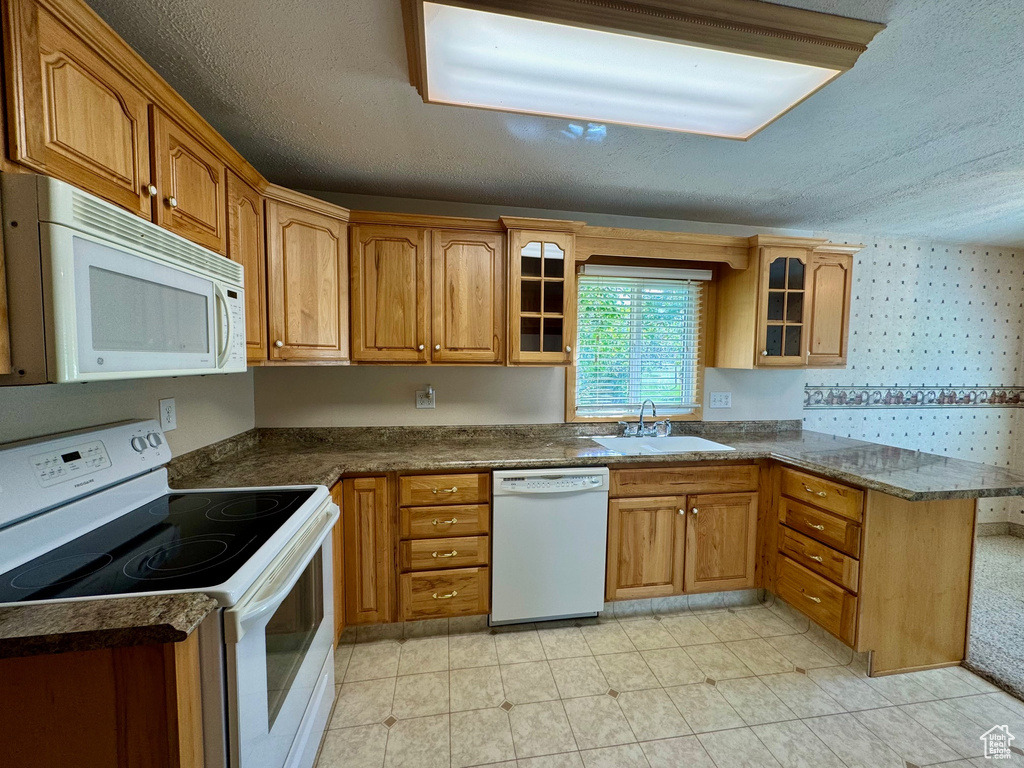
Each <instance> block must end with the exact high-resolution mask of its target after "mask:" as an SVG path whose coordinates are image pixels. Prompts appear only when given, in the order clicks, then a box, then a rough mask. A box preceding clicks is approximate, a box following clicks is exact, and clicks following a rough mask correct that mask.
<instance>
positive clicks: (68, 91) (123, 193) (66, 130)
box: [4, 0, 223, 219]
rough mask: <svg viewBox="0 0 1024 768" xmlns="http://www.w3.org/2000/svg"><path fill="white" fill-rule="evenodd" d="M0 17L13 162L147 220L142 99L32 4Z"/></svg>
mask: <svg viewBox="0 0 1024 768" xmlns="http://www.w3.org/2000/svg"><path fill="white" fill-rule="evenodd" d="M4 11H5V17H4V46H5V48H6V49H7V50H6V53H7V57H6V64H7V67H8V71H7V85H8V105H7V106H8V111H9V113H10V119H9V121H8V125H10V127H11V131H10V133H11V136H10V139H11V149H10V151H11V157H12V159H13V160H14V161H15V162H18V163H21V164H22V165H25V166H28V167H29V168H32V169H34V170H37V171H40V172H42V173H45V174H47V175H50V176H55V177H57V178H60V179H63V180H65V181H67V182H70V183H71V184H74V185H76V186H78V187H81V188H82V189H85V190H87V191H89V192H92V193H93V194H96V195H98V196H100V197H102V198H105V199H106V200H109V201H110V202H112V203H115V204H117V205H120V206H122V207H124V208H127V209H128V210H129V211H131V212H132V213H135V214H138V215H139V216H143V217H145V218H147V219H149V218H151V217H152V203H151V201H150V195H149V191H148V190H149V185H150V183H151V181H152V179H151V177H150V146H149V134H150V131H149V112H148V110H149V107H150V102H149V99H147V97H146V96H145V95H144V94H143V92H142V91H141V90H140V89H138V88H137V87H136V86H135V85H133V84H132V82H131V81H129V80H128V79H127V78H126V77H124V76H123V75H122V74H121V73H120V72H119V71H118V70H117V69H115V68H114V66H113V65H112V64H110V63H109V62H108V61H107V60H106V59H105V58H104V57H103V56H102V55H100V54H99V53H97V51H96V50H94V49H93V48H92V47H91V46H90V45H89V44H87V43H86V42H85V41H84V40H82V39H81V38H80V37H78V36H77V35H75V34H74V33H73V32H72V31H71V30H70V29H69V28H68V27H67V26H65V25H64V24H63V23H62V22H61V21H60V20H59V19H58V18H57V17H56V16H54V15H53V14H52V13H50V12H49V11H48V10H47V9H46V8H44V7H43V6H42V5H40V4H39V3H37V2H34V1H33V0H9V2H6V3H5V4H4ZM222 177H223V174H222ZM221 190H222V191H223V182H221Z"/></svg>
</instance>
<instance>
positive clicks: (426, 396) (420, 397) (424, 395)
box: [416, 384, 435, 408]
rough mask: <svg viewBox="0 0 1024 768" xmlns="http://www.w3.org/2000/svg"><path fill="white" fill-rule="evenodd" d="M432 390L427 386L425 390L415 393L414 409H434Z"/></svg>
mask: <svg viewBox="0 0 1024 768" xmlns="http://www.w3.org/2000/svg"><path fill="white" fill-rule="evenodd" d="M434 394H435V393H434V388H433V387H432V386H430V385H429V384H427V388H426V389H421V390H418V391H417V392H416V407H417V408H433V407H434Z"/></svg>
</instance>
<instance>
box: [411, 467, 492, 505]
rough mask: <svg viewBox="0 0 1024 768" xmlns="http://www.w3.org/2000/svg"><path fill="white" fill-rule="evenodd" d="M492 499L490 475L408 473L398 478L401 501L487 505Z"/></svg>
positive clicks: (423, 503) (431, 503)
mask: <svg viewBox="0 0 1024 768" xmlns="http://www.w3.org/2000/svg"><path fill="white" fill-rule="evenodd" d="M490 498H491V476H490V475H488V474H484V473H479V474H471V475H406V476H405V477H402V478H399V480H398V504H399V506H402V507H422V506H426V505H433V504H486V503H488V502H489V501H490Z"/></svg>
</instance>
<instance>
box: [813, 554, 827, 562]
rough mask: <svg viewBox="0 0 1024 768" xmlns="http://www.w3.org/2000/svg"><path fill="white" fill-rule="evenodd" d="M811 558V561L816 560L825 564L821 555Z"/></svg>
mask: <svg viewBox="0 0 1024 768" xmlns="http://www.w3.org/2000/svg"><path fill="white" fill-rule="evenodd" d="M810 557H811V560H814V561H816V562H819V563H823V562H825V559H824V558H823V557H822V556H821V555H811V556H810Z"/></svg>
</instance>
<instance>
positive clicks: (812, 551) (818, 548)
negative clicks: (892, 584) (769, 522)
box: [779, 525, 860, 594]
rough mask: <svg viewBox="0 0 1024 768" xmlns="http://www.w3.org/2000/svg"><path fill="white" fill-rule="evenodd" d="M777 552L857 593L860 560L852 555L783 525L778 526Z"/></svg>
mask: <svg viewBox="0 0 1024 768" xmlns="http://www.w3.org/2000/svg"><path fill="white" fill-rule="evenodd" d="M779 552H782V553H783V554H785V555H787V556H788V557H791V558H792V559H793V560H796V561H797V562H798V563H800V564H801V565H803V566H805V567H807V568H810V569H811V570H812V571H814V572H815V573H818V574H821V575H822V576H824V577H825V578H826V579H829V580H830V581H834V582H835V583H836V584H838V585H839V586H841V587H844V588H845V589H848V590H850V591H851V592H853V593H854V594H856V593H857V584H858V576H859V574H860V562H859V561H857V560H854V559H853V558H852V557H847V556H846V555H844V554H843V553H842V552H837V551H836V550H834V549H832V548H831V547H826V546H825V545H824V544H819V543H818V542H816V541H815V540H814V539H812V538H810V537H808V536H804V535H803V534H802V533H797V532H796V531H791V530H790V529H789V528H786V527H785V526H783V525H780V526H779Z"/></svg>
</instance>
